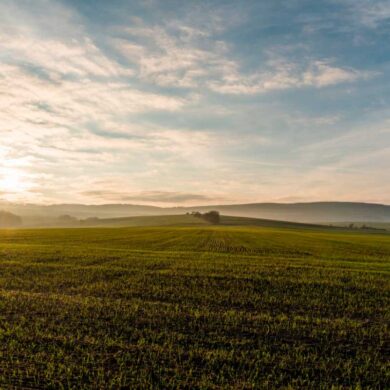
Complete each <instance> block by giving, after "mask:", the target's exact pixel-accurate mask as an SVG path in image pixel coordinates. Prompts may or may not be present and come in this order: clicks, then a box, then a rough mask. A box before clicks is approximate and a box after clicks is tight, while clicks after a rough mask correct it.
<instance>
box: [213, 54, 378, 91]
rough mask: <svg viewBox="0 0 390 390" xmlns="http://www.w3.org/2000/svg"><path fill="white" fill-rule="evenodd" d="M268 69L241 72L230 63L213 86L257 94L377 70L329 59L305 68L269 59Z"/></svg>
mask: <svg viewBox="0 0 390 390" xmlns="http://www.w3.org/2000/svg"><path fill="white" fill-rule="evenodd" d="M266 67H267V68H269V70H265V71H259V72H258V73H256V74H252V75H249V76H245V75H241V74H240V73H239V72H238V70H237V67H231V69H230V73H228V72H227V73H226V74H225V76H224V78H223V79H222V80H220V81H213V82H211V84H210V88H211V89H212V90H214V91H216V92H219V93H226V94H238V95H239V94H244V95H251V94H258V93H266V92H269V91H277V90H286V89H294V88H295V89H297V88H305V87H315V88H322V87H328V86H332V85H337V84H342V83H351V82H354V81H357V80H359V79H367V78H370V77H373V76H375V75H376V73H375V72H369V71H360V70H356V69H352V68H342V67H337V66H333V65H332V64H331V61H329V60H317V61H311V62H310V63H308V64H307V65H306V66H305V67H304V68H303V69H302V65H301V64H297V63H293V62H288V61H285V60H278V61H276V62H275V61H269V62H268V63H267V64H266Z"/></svg>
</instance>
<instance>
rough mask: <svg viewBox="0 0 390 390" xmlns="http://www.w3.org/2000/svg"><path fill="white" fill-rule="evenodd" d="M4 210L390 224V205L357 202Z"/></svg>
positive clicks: (11, 208) (7, 206) (41, 214)
mask: <svg viewBox="0 0 390 390" xmlns="http://www.w3.org/2000/svg"><path fill="white" fill-rule="evenodd" d="M0 209H3V210H5V211H8V212H11V213H14V214H18V215H20V216H21V217H22V218H23V219H25V217H26V220H28V221H33V220H34V219H35V218H37V219H40V220H42V219H45V218H46V219H48V218H58V217H60V216H64V215H70V216H72V217H75V218H78V219H86V218H92V217H97V218H121V217H136V216H156V215H174V214H176V215H177V214H185V213H186V212H192V211H200V212H206V211H210V210H218V211H219V212H220V213H221V214H223V215H231V216H237V217H249V218H263V219H271V220H283V221H291V222H304V223H339V222H344V221H349V222H351V223H352V222H383V223H386V222H390V206H388V205H382V204H374V203H355V202H313V203H286V204H285V203H252V204H237V205H210V206H199V207H164V208H163V207H154V206H144V205H132V204H105V205H82V204H59V205H47V206H41V205H34V204H22V205H21V204H12V203H3V204H1V203H0Z"/></svg>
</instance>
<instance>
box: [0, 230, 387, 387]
mask: <svg viewBox="0 0 390 390" xmlns="http://www.w3.org/2000/svg"><path fill="white" fill-rule="evenodd" d="M389 263H390V237H389V236H388V235H381V234H375V235H368V234H361V233H360V234H359V233H347V232H346V233H343V232H339V233H337V232H326V231H311V230H301V231H300V230H293V229H285V230H282V229H271V228H256V227H223V226H221V227H209V226H204V227H165V228H164V227H160V228H152V227H147V228H146V227H145V228H120V229H114V228H113V229H108V228H99V229H53V230H7V231H6V230H3V231H0V387H4V388H13V387H14V388H53V389H57V388H74V389H87V388H93V389H96V388H113V389H117V388H162V389H166V388H188V389H190V388H191V389H196V388H199V389H208V388H211V389H212V388H214V389H217V388H231V389H251V388H253V389H255V388H265V389H269V388H313V389H321V388H322V389H329V388H332V386H333V388H335V389H337V388H340V389H341V388H343V389H344V388H359V387H361V388H372V389H384V388H388V387H389V380H390V378H389V370H390V367H389V363H388V361H389V353H390V350H389V328H388V324H389V320H390V311H389V301H390V299H389V298H390V283H389V276H390V267H389Z"/></svg>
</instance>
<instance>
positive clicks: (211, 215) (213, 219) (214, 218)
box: [202, 210, 221, 225]
mask: <svg viewBox="0 0 390 390" xmlns="http://www.w3.org/2000/svg"><path fill="white" fill-rule="evenodd" d="M202 218H203V219H204V220H205V221H208V222H210V223H212V224H214V225H218V224H219V222H220V220H221V218H220V216H219V212H218V211H214V210H213V211H208V212H207V213H204V214H203V215H202Z"/></svg>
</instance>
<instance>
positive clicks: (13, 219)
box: [0, 211, 22, 228]
mask: <svg viewBox="0 0 390 390" xmlns="http://www.w3.org/2000/svg"><path fill="white" fill-rule="evenodd" d="M21 225H22V218H20V217H19V216H18V215H15V214H12V213H10V212H7V211H0V227H2V228H9V227H19V226H21Z"/></svg>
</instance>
